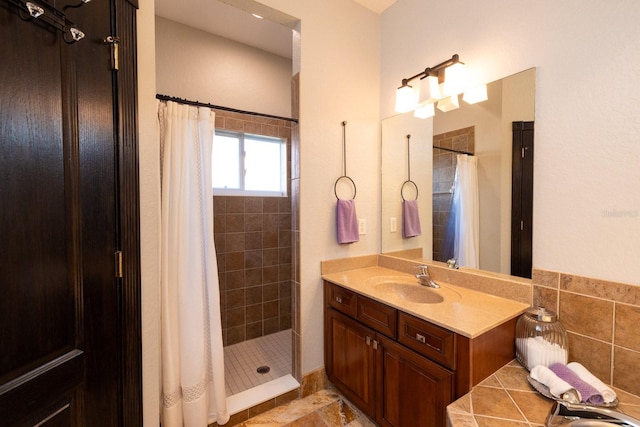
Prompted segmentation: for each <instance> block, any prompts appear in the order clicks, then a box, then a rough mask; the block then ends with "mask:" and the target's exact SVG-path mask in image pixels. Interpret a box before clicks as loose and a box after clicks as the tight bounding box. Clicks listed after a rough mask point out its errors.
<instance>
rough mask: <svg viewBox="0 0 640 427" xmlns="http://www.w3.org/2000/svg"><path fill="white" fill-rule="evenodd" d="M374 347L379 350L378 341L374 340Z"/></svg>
mask: <svg viewBox="0 0 640 427" xmlns="http://www.w3.org/2000/svg"><path fill="white" fill-rule="evenodd" d="M373 349H374V350H377V349H378V341H376V340H373Z"/></svg>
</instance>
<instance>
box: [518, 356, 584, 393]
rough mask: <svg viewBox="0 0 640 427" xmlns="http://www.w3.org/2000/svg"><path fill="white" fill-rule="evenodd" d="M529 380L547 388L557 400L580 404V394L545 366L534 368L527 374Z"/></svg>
mask: <svg viewBox="0 0 640 427" xmlns="http://www.w3.org/2000/svg"><path fill="white" fill-rule="evenodd" d="M529 375H531V378H533V379H534V380H536V381H538V382H541V383H542V384H544V385H546V386H547V387H549V392H550V393H551V394H552V395H554V396H555V397H557V398H558V399H562V400H566V401H569V402H581V401H582V397H581V396H580V393H578V391H577V390H576V389H575V388H573V387H572V386H571V384H569V383H568V382H566V381H565V380H563V379H561V378H559V377H558V376H557V375H556V374H554V373H553V372H552V371H551V369H549V368H547V367H546V366H542V365H538V366H534V367H533V369H531V371H530V372H529Z"/></svg>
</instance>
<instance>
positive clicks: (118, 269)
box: [115, 251, 122, 279]
mask: <svg viewBox="0 0 640 427" xmlns="http://www.w3.org/2000/svg"><path fill="white" fill-rule="evenodd" d="M115 261H116V278H118V279H121V278H122V251H116V253H115Z"/></svg>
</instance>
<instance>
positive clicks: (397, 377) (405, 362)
mask: <svg viewBox="0 0 640 427" xmlns="http://www.w3.org/2000/svg"><path fill="white" fill-rule="evenodd" d="M378 340H379V342H380V344H381V345H380V346H378V359H379V360H378V362H377V363H378V370H377V387H376V391H377V392H378V403H377V405H376V406H377V414H376V421H377V422H378V423H379V424H380V425H382V426H389V427H391V426H393V427H418V426H419V427H430V426H433V427H444V426H445V424H446V407H447V405H449V403H451V402H452V400H453V379H454V374H453V372H452V371H449V370H447V369H445V368H443V367H442V366H440V365H438V364H437V363H435V362H432V361H431V360H429V359H427V358H425V357H423V356H421V355H419V354H417V353H415V352H413V351H412V350H409V349H407V348H406V347H403V346H402V345H400V344H397V343H395V342H394V341H391V340H389V339H387V338H385V337H383V336H380V335H378Z"/></svg>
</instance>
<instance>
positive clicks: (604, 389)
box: [567, 362, 616, 403]
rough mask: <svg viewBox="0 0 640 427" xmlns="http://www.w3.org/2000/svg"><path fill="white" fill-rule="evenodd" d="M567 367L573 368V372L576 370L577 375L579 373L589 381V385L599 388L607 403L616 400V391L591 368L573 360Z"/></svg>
mask: <svg viewBox="0 0 640 427" xmlns="http://www.w3.org/2000/svg"><path fill="white" fill-rule="evenodd" d="M567 367H568V368H569V369H571V370H572V371H573V372H575V373H576V375H578V376H579V377H580V379H581V380H582V381H584V382H586V383H588V384H589V385H591V387H593V388H595V389H596V390H598V392H599V393H600V394H601V395H602V397H603V398H604V402H605V403H611V402H613V401H614V400H616V392H615V391H613V390H612V389H611V388H610V387H609V386H607V385H606V384H605V383H603V382H602V381H600V380H599V379H598V377H596V376H595V375H593V374H592V373H591V372H589V370H588V369H587V368H585V367H584V366H582V365H581V364H580V363H578V362H571V363H569V364H567Z"/></svg>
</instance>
